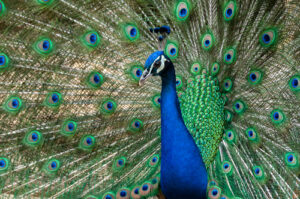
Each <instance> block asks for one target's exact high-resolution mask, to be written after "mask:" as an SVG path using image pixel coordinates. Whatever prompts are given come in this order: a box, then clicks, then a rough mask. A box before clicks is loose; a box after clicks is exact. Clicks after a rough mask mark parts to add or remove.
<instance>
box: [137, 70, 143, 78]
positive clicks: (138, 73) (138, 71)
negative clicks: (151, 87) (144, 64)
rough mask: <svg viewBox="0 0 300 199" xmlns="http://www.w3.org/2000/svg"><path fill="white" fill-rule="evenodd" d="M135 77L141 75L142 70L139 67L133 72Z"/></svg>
mask: <svg viewBox="0 0 300 199" xmlns="http://www.w3.org/2000/svg"><path fill="white" fill-rule="evenodd" d="M135 74H136V76H137V77H141V76H142V70H141V69H137V70H136V72H135Z"/></svg>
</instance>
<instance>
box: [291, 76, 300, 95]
mask: <svg viewBox="0 0 300 199" xmlns="http://www.w3.org/2000/svg"><path fill="white" fill-rule="evenodd" d="M289 87H290V89H291V90H292V91H294V92H299V91H300V75H294V76H293V77H291V79H290V80H289Z"/></svg>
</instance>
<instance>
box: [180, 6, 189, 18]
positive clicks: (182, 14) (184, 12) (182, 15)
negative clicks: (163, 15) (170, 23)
mask: <svg viewBox="0 0 300 199" xmlns="http://www.w3.org/2000/svg"><path fill="white" fill-rule="evenodd" d="M186 15H187V9H186V8H182V9H181V10H180V11H179V16H180V17H185V16H186Z"/></svg>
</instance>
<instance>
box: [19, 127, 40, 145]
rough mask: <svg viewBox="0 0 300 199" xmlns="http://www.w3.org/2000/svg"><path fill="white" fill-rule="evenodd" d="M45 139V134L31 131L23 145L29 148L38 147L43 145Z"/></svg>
mask: <svg viewBox="0 0 300 199" xmlns="http://www.w3.org/2000/svg"><path fill="white" fill-rule="evenodd" d="M43 141H44V137H43V134H42V133H41V132H39V131H36V130H34V131H30V132H28V133H26V135H25V137H24V139H23V143H24V144H25V145H27V146H29V147H37V146H40V145H42V144H43Z"/></svg>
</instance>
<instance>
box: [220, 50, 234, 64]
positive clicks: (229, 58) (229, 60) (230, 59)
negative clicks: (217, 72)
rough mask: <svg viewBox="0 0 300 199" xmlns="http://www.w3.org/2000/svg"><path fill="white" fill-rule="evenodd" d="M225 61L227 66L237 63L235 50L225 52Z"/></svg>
mask: <svg viewBox="0 0 300 199" xmlns="http://www.w3.org/2000/svg"><path fill="white" fill-rule="evenodd" d="M223 61H224V63H225V64H232V63H234V62H235V61H236V50H235V48H232V47H230V48H227V49H226V50H225V53H224V58H223Z"/></svg>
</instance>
